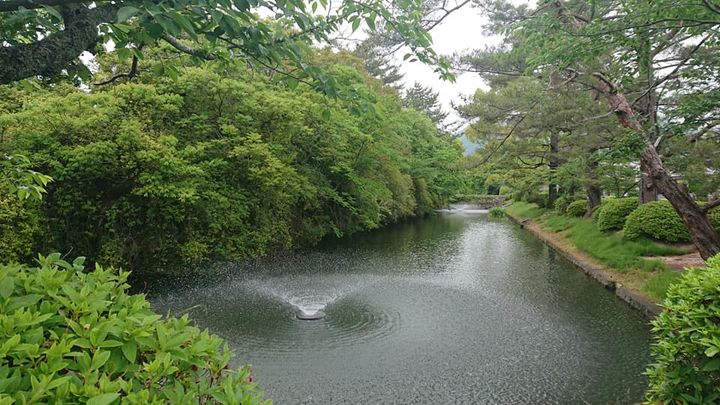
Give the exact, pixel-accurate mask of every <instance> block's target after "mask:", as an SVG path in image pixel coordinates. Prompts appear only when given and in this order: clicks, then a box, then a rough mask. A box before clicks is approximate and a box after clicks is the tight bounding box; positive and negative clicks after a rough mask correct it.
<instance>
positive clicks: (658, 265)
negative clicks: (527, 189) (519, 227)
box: [506, 202, 693, 302]
mask: <svg viewBox="0 0 720 405" xmlns="http://www.w3.org/2000/svg"><path fill="white" fill-rule="evenodd" d="M506 211H507V212H508V213H509V214H510V215H513V216H514V217H516V218H518V219H520V220H525V219H531V220H533V221H535V222H536V223H538V225H540V226H541V227H542V228H543V229H545V230H546V231H548V232H553V233H557V234H558V236H560V237H561V238H563V239H564V240H565V241H566V243H567V244H569V245H571V246H573V247H575V248H577V249H578V250H580V251H581V252H583V253H585V254H587V255H588V256H590V257H591V258H593V259H595V260H596V261H598V262H599V263H601V264H602V265H604V266H605V267H606V268H607V269H608V270H610V271H611V272H613V273H615V274H616V275H617V277H618V279H619V280H621V282H622V283H623V284H624V285H626V286H628V287H631V288H634V289H636V290H638V291H640V292H642V293H644V294H646V295H648V296H649V297H650V298H652V299H653V300H654V301H656V302H661V301H662V300H663V299H664V298H665V294H666V291H667V288H668V287H669V285H670V284H672V283H673V282H675V281H677V280H678V279H679V277H680V272H679V271H677V270H673V269H671V268H670V267H669V266H668V265H667V264H665V263H664V262H663V261H661V260H658V259H656V258H654V257H658V256H671V255H682V254H687V253H690V252H692V250H693V249H692V246H688V245H678V244H672V243H668V241H665V242H663V241H658V240H652V239H650V238H646V237H639V238H637V239H634V240H629V239H628V238H626V237H625V236H624V235H623V232H622V231H611V232H603V231H602V230H601V229H600V227H599V224H598V221H597V218H595V219H593V218H581V217H574V216H568V215H567V214H565V215H563V214H561V213H558V212H557V211H554V210H548V209H544V208H540V207H538V206H537V205H536V204H532V203H526V202H515V203H513V204H512V205H510V206H509V207H508V208H507V209H506Z"/></svg>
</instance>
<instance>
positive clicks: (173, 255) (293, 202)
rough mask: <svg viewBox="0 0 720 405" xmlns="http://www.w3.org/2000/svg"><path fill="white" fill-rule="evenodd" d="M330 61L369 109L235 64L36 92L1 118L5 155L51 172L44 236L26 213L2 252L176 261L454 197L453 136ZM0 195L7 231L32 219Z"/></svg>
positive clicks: (271, 245)
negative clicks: (96, 87) (128, 81)
mask: <svg viewBox="0 0 720 405" xmlns="http://www.w3.org/2000/svg"><path fill="white" fill-rule="evenodd" d="M333 69H334V74H335V77H336V79H337V81H338V86H345V87H352V88H354V89H355V90H356V91H358V92H360V93H363V94H364V96H363V97H364V99H365V100H366V102H365V103H364V104H363V106H365V107H367V108H371V109H366V110H364V111H359V110H357V109H358V108H359V107H358V103H350V102H347V103H344V102H337V101H333V100H330V99H328V98H326V97H324V96H322V95H319V94H318V93H317V92H315V91H313V90H312V89H311V88H309V87H304V86H298V87H297V88H295V89H289V88H287V87H285V86H283V85H282V84H273V83H271V82H270V81H269V79H267V78H266V77H264V76H263V75H259V74H255V75H254V76H253V75H251V74H250V72H248V71H246V70H244V69H239V68H238V69H236V70H224V71H222V72H217V71H215V70H213V69H212V68H210V67H208V68H183V69H181V74H180V75H179V76H178V78H177V80H170V79H167V78H162V77H155V76H154V75H152V74H147V75H145V76H143V77H142V83H133V84H121V85H116V86H111V87H110V88H107V89H103V90H101V91H95V92H91V93H86V92H83V91H79V90H75V89H71V88H64V87H60V88H58V89H57V90H55V91H44V90H41V91H36V92H35V93H33V94H32V95H31V96H30V97H28V99H27V101H26V102H25V103H24V104H23V105H22V108H18V109H17V111H16V112H13V113H11V114H6V116H5V117H4V118H3V120H2V122H3V129H4V138H5V141H4V142H2V143H0V149H1V150H2V151H4V152H6V153H10V154H16V153H22V154H24V155H26V156H27V157H28V158H29V159H30V161H32V162H33V163H34V168H35V169H37V170H38V171H40V172H42V173H46V174H48V175H50V176H52V177H53V178H54V179H55V181H54V182H53V183H50V186H49V188H48V195H47V198H46V200H45V201H44V202H43V203H42V204H41V206H40V217H41V218H40V222H41V225H42V233H38V232H35V230H36V229H35V228H34V226H33V224H34V222H33V221H28V222H27V223H26V224H24V225H23V227H28V229H22V228H21V227H17V228H15V229H14V230H13V232H14V233H16V234H18V235H16V236H13V235H12V234H3V240H6V239H10V242H8V243H11V244H12V246H11V247H5V246H4V245H0V248H3V250H4V253H6V257H15V258H19V257H24V258H27V254H28V253H30V252H31V250H32V249H31V247H35V248H37V249H38V250H39V251H62V252H69V251H74V252H83V253H84V254H86V255H87V256H88V258H89V259H91V260H92V261H99V262H102V263H110V264H113V265H120V266H123V267H126V268H130V269H134V270H136V272H137V271H140V270H142V271H151V270H179V269H180V268H182V266H183V265H184V264H186V263H194V262H198V261H201V260H205V259H237V258H241V257H246V256H251V255H261V254H265V253H267V252H270V251H273V250H278V249H288V248H293V247H297V246H303V245H309V244H313V243H315V242H317V241H318V240H319V239H321V238H322V237H324V236H326V235H337V236H339V235H344V234H349V233H353V232H356V231H360V230H365V229H373V228H377V227H379V226H381V225H383V224H387V223H391V222H394V221H398V220H401V219H403V218H407V217H411V216H415V215H424V214H427V213H429V212H431V211H432V210H433V209H434V208H435V207H437V206H438V205H440V204H442V203H443V202H444V201H445V200H446V199H447V198H448V197H449V196H451V195H453V194H455V193H456V192H457V188H458V186H459V185H460V184H461V181H460V179H459V177H458V175H457V174H454V173H453V172H452V167H453V165H454V164H455V162H456V161H457V160H458V159H459V158H460V157H461V149H460V146H459V145H458V144H456V143H455V142H454V141H452V140H451V139H449V138H445V137H443V136H442V135H441V134H438V132H437V129H436V127H435V125H434V124H433V123H432V122H431V121H430V119H428V118H427V117H426V116H424V115H423V114H422V113H419V112H416V111H413V110H408V109H404V108H403V107H402V104H401V101H400V100H399V98H398V97H397V96H393V95H380V94H379V93H378V90H376V89H379V87H377V85H376V84H374V82H372V80H371V79H369V78H367V77H366V76H363V75H362V73H361V72H358V71H357V70H355V69H354V68H351V67H346V66H336V67H334V68H333ZM40 117H41V118H40ZM2 201H3V203H2V204H3V205H2V206H1V207H0V208H3V213H2V214H1V215H0V226H3V225H2V224H3V223H9V221H13V222H14V221H16V217H17V218H20V217H18V215H20V216H22V215H25V216H27V215H29V214H19V213H13V212H15V211H11V210H10V209H12V208H13V207H14V206H15V203H5V202H4V201H5V200H2ZM8 204H10V205H8ZM5 207H8V211H5V210H4V208H5ZM5 218H8V219H7V220H6V219H5ZM33 218H35V217H33ZM33 235H34V236H35V238H33V241H32V243H31V244H29V243H28V241H29V239H31V237H32V236H33ZM7 255H10V256H7Z"/></svg>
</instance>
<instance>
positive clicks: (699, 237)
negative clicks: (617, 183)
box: [640, 143, 720, 260]
mask: <svg viewBox="0 0 720 405" xmlns="http://www.w3.org/2000/svg"><path fill="white" fill-rule="evenodd" d="M640 159H641V160H642V161H644V162H645V164H646V165H647V168H648V177H650V179H651V180H652V182H653V183H654V184H655V186H656V187H657V188H658V190H660V192H661V193H662V194H663V195H664V196H665V198H667V199H668V201H670V204H672V206H673V207H674V208H675V211H677V213H678V214H679V215H680V217H681V218H682V220H683V222H684V223H685V226H687V228H688V230H689V231H690V236H692V239H693V243H694V244H695V247H697V249H698V252H699V253H700V256H702V258H703V259H705V260H707V259H709V258H710V257H712V256H714V255H716V254H718V253H720V235H719V234H718V233H717V232H716V231H715V229H713V227H712V224H710V221H709V220H708V218H707V217H706V216H705V212H703V210H702V209H701V208H700V207H699V206H698V205H697V204H696V203H695V201H693V199H692V197H691V196H690V193H688V192H687V190H685V189H684V188H683V187H681V186H680V184H678V182H677V181H675V179H673V178H672V176H671V175H670V173H668V171H667V170H666V169H665V167H663V165H662V161H661V160H660V155H658V153H657V151H656V150H655V147H654V146H653V145H651V144H649V143H648V144H647V146H646V147H645V150H644V151H643V153H642V155H641V156H640Z"/></svg>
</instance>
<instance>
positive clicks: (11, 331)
mask: <svg viewBox="0 0 720 405" xmlns="http://www.w3.org/2000/svg"><path fill="white" fill-rule="evenodd" d="M83 260H84V259H82V258H80V259H76V260H75V262H73V263H72V264H69V263H67V262H65V261H63V260H60V257H59V254H53V255H50V256H48V257H46V258H43V257H40V259H39V260H38V262H39V263H40V267H37V268H29V267H26V266H22V265H15V264H10V265H0V325H2V328H0V342H2V343H0V403H13V402H15V403H45V402H47V401H50V402H52V403H88V404H93V405H106V404H119V403H121V401H122V403H123V404H149V403H152V404H163V403H178V404H179V403H205V402H215V403H224V404H260V403H262V402H263V401H262V393H261V392H260V391H258V390H257V388H256V385H255V384H253V383H252V379H251V377H250V373H249V368H248V367H247V366H246V367H244V368H242V369H240V370H237V371H234V370H230V369H229V366H228V361H229V359H230V357H231V353H230V352H229V350H228V348H227V345H224V346H223V341H222V340H221V339H220V338H218V337H217V336H214V335H211V334H209V333H208V332H207V331H200V329H198V328H196V327H193V326H190V320H189V319H188V318H187V317H183V318H180V319H176V318H168V319H161V317H160V316H159V315H156V314H155V313H153V312H152V311H151V310H150V305H149V303H148V302H147V300H146V299H145V297H144V296H143V295H129V294H128V293H127V291H126V290H127V288H128V287H129V286H128V284H126V280H127V276H128V274H129V273H127V272H123V271H119V272H116V271H114V270H112V269H104V268H102V267H99V266H97V267H96V269H95V270H94V271H91V272H87V273H85V272H83V268H82V262H83Z"/></svg>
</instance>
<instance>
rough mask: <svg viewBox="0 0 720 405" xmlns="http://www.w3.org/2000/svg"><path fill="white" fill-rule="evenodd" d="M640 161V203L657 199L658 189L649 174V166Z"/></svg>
mask: <svg viewBox="0 0 720 405" xmlns="http://www.w3.org/2000/svg"><path fill="white" fill-rule="evenodd" d="M640 162H641V163H640V204H645V203H649V202H652V201H657V199H658V189H657V187H655V184H654V183H653V182H652V180H651V179H650V176H649V175H648V168H647V167H645V164H643V163H642V160H641V161H640Z"/></svg>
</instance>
